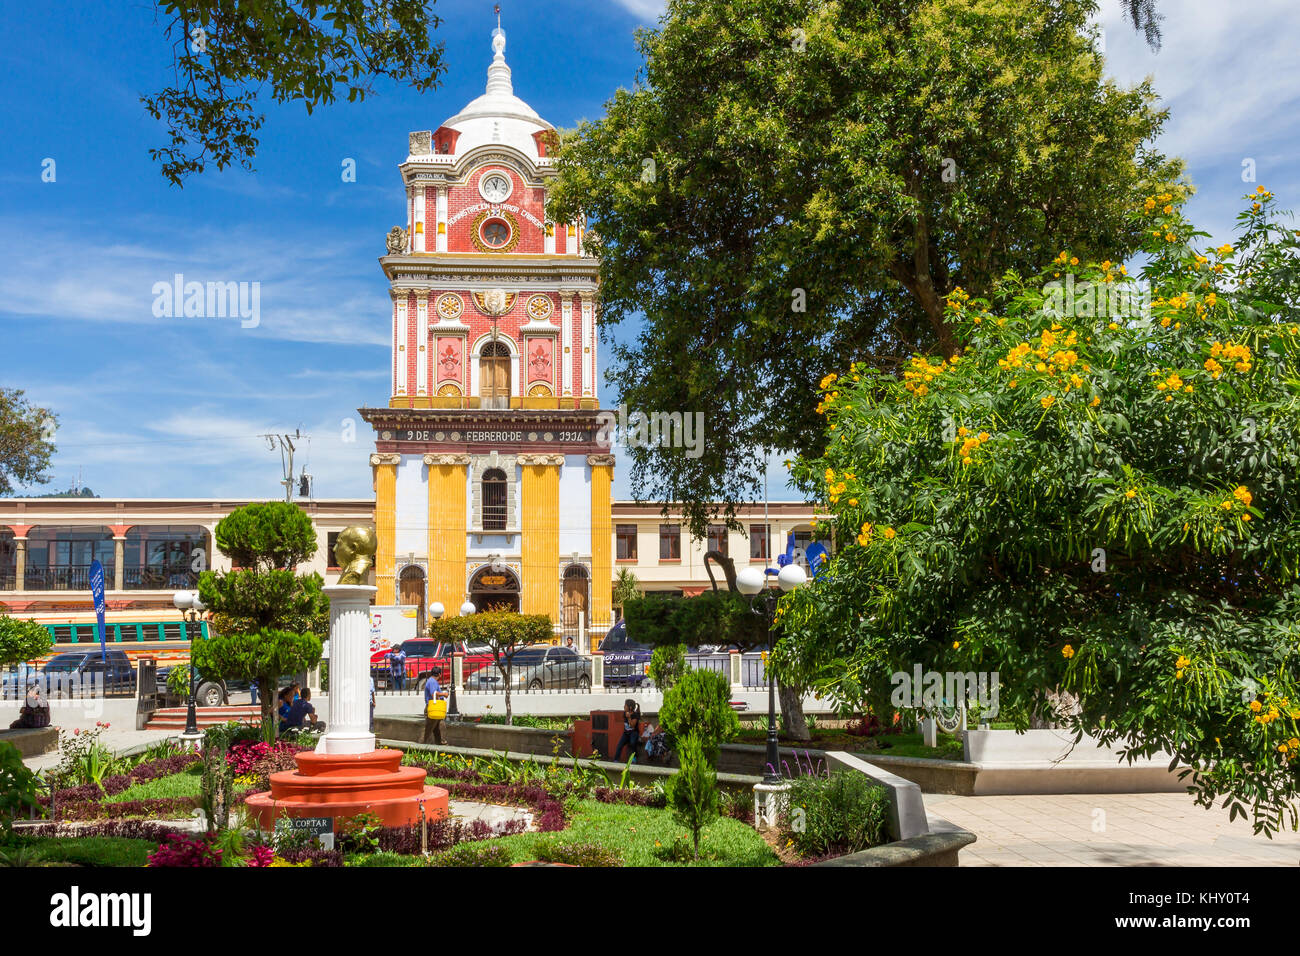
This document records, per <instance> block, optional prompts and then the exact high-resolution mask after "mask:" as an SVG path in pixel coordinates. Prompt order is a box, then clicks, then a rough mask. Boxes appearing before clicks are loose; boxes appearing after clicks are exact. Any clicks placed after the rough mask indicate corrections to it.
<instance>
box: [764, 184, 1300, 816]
mask: <svg viewBox="0 0 1300 956" xmlns="http://www.w3.org/2000/svg"><path fill="white" fill-rule="evenodd" d="M1181 201H1182V195H1181V194H1180V193H1177V192H1173V193H1163V194H1155V195H1152V196H1150V197H1148V198H1147V199H1146V201H1145V202H1144V203H1143V204H1142V205H1141V206H1140V207H1139V208H1138V211H1137V213H1136V214H1135V216H1134V221H1135V222H1136V223H1137V224H1138V225H1139V226H1140V228H1141V230H1142V231H1143V234H1144V235H1145V242H1144V247H1145V248H1144V251H1145V253H1146V256H1147V265H1146V266H1145V267H1144V269H1143V278H1144V279H1145V280H1146V281H1148V282H1149V283H1150V290H1151V299H1150V301H1149V303H1147V302H1144V301H1143V299H1142V297H1141V296H1140V295H1139V296H1138V298H1137V299H1136V300H1134V299H1131V298H1126V296H1125V295H1124V294H1123V293H1131V292H1135V291H1137V289H1136V288H1135V287H1134V286H1133V285H1132V284H1131V282H1130V280H1129V279H1128V277H1127V276H1126V274H1125V273H1126V270H1125V269H1124V267H1123V266H1121V265H1119V264H1118V263H1116V262H1114V261H1106V260H1102V261H1095V260H1094V259H1089V258H1085V257H1084V255H1083V254H1082V253H1080V252H1076V250H1074V249H1073V248H1067V249H1065V250H1063V251H1060V252H1059V253H1058V254H1057V255H1056V256H1055V258H1054V259H1053V260H1052V262H1051V265H1050V266H1049V267H1048V269H1047V271H1046V273H1044V274H1041V275H1036V276H1033V277H1027V278H1025V279H1023V280H1022V279H1021V278H1019V277H1018V276H1015V275H1009V276H1008V277H1007V278H1006V280H1005V281H1004V282H1003V283H1002V284H1001V285H1000V286H999V287H998V288H997V289H995V290H994V294H993V295H992V296H991V297H990V298H989V299H983V298H980V297H970V296H967V295H966V294H965V293H964V292H963V291H961V290H953V292H952V293H951V294H950V298H949V317H950V321H951V322H952V324H953V327H954V330H955V334H956V335H957V336H958V339H959V341H961V342H964V343H967V344H966V345H965V347H964V348H963V349H962V350H961V351H960V352H959V353H957V354H954V355H952V356H944V355H942V354H939V355H936V354H933V353H931V354H928V355H917V356H914V357H913V358H912V359H911V360H910V361H909V362H908V363H907V365H906V366H905V368H904V369H903V370H902V372H901V374H897V373H896V372H895V371H894V370H887V369H881V368H878V367H875V366H874V365H873V364H871V363H869V362H862V363H856V364H846V366H845V368H844V369H842V370H841V372H840V374H839V375H834V374H831V375H828V376H827V377H826V378H825V380H824V381H823V382H822V383H821V384H822V393H823V398H822V402H821V404H820V405H819V406H818V409H817V411H818V412H819V413H821V414H824V415H825V416H826V426H825V428H824V429H823V431H822V440H823V443H824V450H823V451H822V452H821V453H820V454H818V455H814V456H807V457H805V458H803V459H801V460H800V461H799V462H798V464H797V467H796V472H797V474H798V476H799V479H800V481H801V482H802V484H803V486H804V487H805V488H806V489H807V490H808V491H809V492H811V493H815V494H817V495H818V496H819V497H820V498H821V499H822V500H823V501H825V502H826V506H827V508H828V509H829V510H830V512H831V513H832V514H833V516H834V526H835V529H836V535H837V538H838V542H839V545H840V549H839V552H838V553H837V554H836V556H835V557H834V558H833V559H832V561H831V563H830V565H829V567H828V568H827V570H826V572H825V573H824V574H823V575H821V576H820V577H819V578H818V579H817V580H816V581H814V582H813V584H812V585H811V586H810V587H808V588H806V589H803V590H802V591H798V592H795V593H794V594H793V595H791V596H789V597H788V598H787V599H786V600H785V601H784V602H783V606H782V609H781V613H782V627H783V630H784V632H785V635H786V637H785V640H784V641H783V642H782V644H780V645H778V655H779V657H780V660H779V661H778V670H780V668H781V667H782V666H783V665H786V664H788V666H789V667H791V668H792V669H793V670H794V671H795V672H796V673H799V674H802V675H804V676H805V677H806V678H808V679H810V680H811V681H812V683H813V684H814V686H815V687H817V688H819V689H820V690H822V691H824V692H826V693H829V694H832V695H835V696H837V697H839V698H840V699H841V700H842V701H845V702H856V701H860V700H862V699H864V698H866V697H869V696H870V691H871V690H872V689H873V688H876V689H879V688H880V687H882V686H884V687H888V684H889V680H890V675H891V674H892V673H898V672H902V673H904V674H910V673H912V671H913V668H914V667H915V666H916V665H920V666H921V667H922V668H923V669H924V670H927V671H929V670H934V671H938V672H941V673H942V672H959V673H967V672H972V671H974V672H977V673H978V672H996V673H998V674H999V676H1000V682H1001V695H1000V697H1001V703H1002V705H1003V707H1007V706H1008V705H1009V706H1010V708H1011V709H1012V711H1013V712H1019V713H1020V714H1027V713H1030V712H1034V711H1043V710H1044V709H1046V708H1049V707H1052V706H1053V700H1054V697H1053V695H1054V692H1056V691H1058V690H1060V691H1065V692H1068V694H1069V695H1072V696H1073V697H1074V698H1075V701H1076V703H1075V705H1074V709H1073V710H1072V711H1066V712H1062V713H1059V714H1058V716H1059V719H1061V720H1062V721H1064V722H1065V723H1067V724H1068V725H1069V726H1071V727H1073V728H1074V729H1075V730H1076V731H1079V732H1088V733H1091V734H1094V735H1096V736H1097V737H1098V738H1099V739H1101V740H1102V741H1103V742H1106V743H1116V744H1118V745H1120V747H1121V749H1122V750H1124V751H1125V752H1127V753H1128V754H1130V755H1133V756H1150V755H1154V754H1156V753H1158V752H1164V753H1167V754H1171V755H1173V757H1174V758H1175V759H1176V761H1177V762H1178V763H1180V764H1181V765H1183V766H1185V767H1190V768H1193V769H1194V770H1195V776H1194V777H1189V778H1187V782H1188V783H1189V785H1191V786H1192V787H1193V788H1194V790H1195V793H1196V794H1197V797H1198V799H1199V800H1200V801H1201V802H1202V803H1205V804H1206V805H1210V804H1211V803H1212V802H1214V801H1215V800H1218V799H1222V800H1223V801H1225V802H1226V804H1227V805H1228V806H1230V807H1231V812H1232V815H1233V816H1234V817H1236V816H1238V815H1247V816H1249V817H1250V818H1251V819H1252V821H1253V823H1254V825H1255V827H1256V828H1257V829H1260V830H1267V831H1271V830H1272V829H1274V828H1277V827H1279V826H1281V825H1283V824H1289V825H1290V826H1292V827H1294V826H1295V825H1296V823H1297V807H1298V806H1300V773H1298V771H1300V756H1298V755H1300V482H1297V475H1300V294H1298V293H1300V239H1298V238H1297V236H1298V235H1300V233H1295V232H1293V231H1292V230H1291V228H1287V227H1285V226H1284V225H1283V223H1282V222H1280V221H1279V219H1278V218H1277V217H1276V216H1274V215H1273V208H1272V207H1273V203H1274V200H1273V197H1272V196H1271V194H1270V193H1268V192H1267V191H1266V190H1264V189H1263V187H1260V189H1259V191H1258V192H1257V193H1256V194H1254V195H1253V196H1252V197H1250V199H1249V205H1248V207H1247V208H1246V210H1245V211H1244V212H1243V213H1242V215H1241V217H1240V226H1241V236H1240V239H1239V241H1238V242H1237V243H1236V245H1235V247H1234V245H1232V244H1225V245H1222V246H1219V247H1217V248H1214V249H1204V250H1202V249H1201V248H1198V246H1199V240H1200V239H1201V238H1202V237H1204V233H1198V232H1196V231H1195V230H1194V229H1193V228H1192V226H1191V225H1190V224H1189V223H1188V222H1187V221H1186V220H1185V219H1184V218H1183V216H1182V215H1181V212H1180V206H1181ZM1060 283H1064V284H1063V285H1057V284H1060ZM1056 699H1059V698H1056Z"/></svg>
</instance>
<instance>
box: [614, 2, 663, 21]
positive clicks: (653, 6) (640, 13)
mask: <svg viewBox="0 0 1300 956" xmlns="http://www.w3.org/2000/svg"><path fill="white" fill-rule="evenodd" d="M614 2H615V3H617V4H618V5H619V6H620V7H622V8H623V9H624V10H626V11H627V12H628V13H630V14H632V16H634V17H636V18H637V19H638V20H640V21H641V22H642V23H654V22H655V21H656V20H658V19H659V18H660V17H661V16H663V14H664V10H665V9H666V8H667V6H668V5H667V3H665V0H614Z"/></svg>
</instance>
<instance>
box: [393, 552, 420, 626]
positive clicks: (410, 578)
mask: <svg viewBox="0 0 1300 956" xmlns="http://www.w3.org/2000/svg"><path fill="white" fill-rule="evenodd" d="M397 583H398V594H399V597H398V599H397V600H398V602H399V603H400V604H401V605H402V606H404V607H410V606H412V605H414V606H415V608H416V612H415V633H416V635H417V636H419V637H424V594H425V588H424V568H422V567H420V566H419V565H415V564H412V565H408V566H407V567H405V568H402V573H401V574H400V575H399V576H398V578H397Z"/></svg>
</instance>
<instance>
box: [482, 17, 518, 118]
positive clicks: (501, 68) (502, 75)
mask: <svg viewBox="0 0 1300 956" xmlns="http://www.w3.org/2000/svg"><path fill="white" fill-rule="evenodd" d="M493 11H494V12H495V13H496V15H497V28H496V29H495V30H493V31H492V53H493V56H492V65H491V66H489V67H488V81H487V92H488V93H504V94H506V95H507V96H512V95H514V92H515V88H514V84H513V83H511V82H510V67H508V66H506V31H505V30H502V29H501V4H499V3H498V4H496V6H494V7H493Z"/></svg>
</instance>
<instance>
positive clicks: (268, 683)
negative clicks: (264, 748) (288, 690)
mask: <svg viewBox="0 0 1300 956" xmlns="http://www.w3.org/2000/svg"><path fill="white" fill-rule="evenodd" d="M279 683H280V678H279V676H276V677H268V676H266V675H265V674H263V675H262V676H261V677H259V678H258V679H257V693H258V702H259V703H260V704H261V705H262V740H263V741H264V742H265V743H268V744H273V743H275V717H276V714H275V702H276V700H277V698H276V696H275V694H274V693H267V688H274V689H275V690H279Z"/></svg>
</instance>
